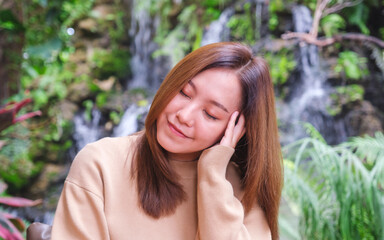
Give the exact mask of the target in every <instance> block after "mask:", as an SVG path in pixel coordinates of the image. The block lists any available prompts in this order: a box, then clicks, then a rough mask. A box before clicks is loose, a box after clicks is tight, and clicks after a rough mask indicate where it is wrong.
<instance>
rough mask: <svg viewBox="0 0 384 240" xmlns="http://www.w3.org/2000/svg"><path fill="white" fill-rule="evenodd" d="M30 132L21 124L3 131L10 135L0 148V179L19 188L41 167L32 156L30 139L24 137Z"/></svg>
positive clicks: (5, 134) (14, 187)
mask: <svg viewBox="0 0 384 240" xmlns="http://www.w3.org/2000/svg"><path fill="white" fill-rule="evenodd" d="M28 132H29V130H28V129H27V128H25V127H23V126H22V125H21V124H17V125H14V126H12V127H9V128H8V129H6V130H4V131H3V132H2V135H3V134H4V136H8V137H7V138H4V139H5V140H4V141H5V145H4V146H3V147H2V148H1V149H0V179H3V180H4V181H6V182H7V183H8V184H9V185H10V186H11V187H12V188H13V189H17V190H19V189H21V188H22V187H23V186H25V185H26V184H27V183H28V181H29V179H30V178H31V177H32V176H34V175H35V174H36V173H37V172H38V171H39V170H40V167H41V166H39V165H38V164H34V163H33V161H32V159H31V158H30V155H29V149H30V145H31V142H30V140H29V139H25V138H23V137H22V136H23V135H24V136H25V135H28Z"/></svg>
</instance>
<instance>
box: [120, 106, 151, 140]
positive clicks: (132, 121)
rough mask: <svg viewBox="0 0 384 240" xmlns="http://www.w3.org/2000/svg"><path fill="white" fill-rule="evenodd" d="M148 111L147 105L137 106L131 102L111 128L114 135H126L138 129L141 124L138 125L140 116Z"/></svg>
mask: <svg viewBox="0 0 384 240" xmlns="http://www.w3.org/2000/svg"><path fill="white" fill-rule="evenodd" d="M148 111H149V106H147V107H139V106H136V105H135V104H132V105H131V106H130V107H129V108H128V109H127V110H126V111H125V113H124V115H123V117H122V119H121V121H120V123H119V125H118V126H116V127H115V128H114V130H113V136H114V137H121V136H127V135H129V134H132V133H135V132H137V131H139V130H140V129H141V128H142V126H140V122H139V120H140V117H142V116H143V115H144V114H146V113H147V112H148Z"/></svg>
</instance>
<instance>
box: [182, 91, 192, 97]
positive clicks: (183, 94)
mask: <svg viewBox="0 0 384 240" xmlns="http://www.w3.org/2000/svg"><path fill="white" fill-rule="evenodd" d="M180 94H181V95H182V96H184V97H186V98H189V99H190V98H191V97H190V96H188V95H187V94H185V92H183V90H180Z"/></svg>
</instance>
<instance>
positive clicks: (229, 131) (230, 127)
mask: <svg viewBox="0 0 384 240" xmlns="http://www.w3.org/2000/svg"><path fill="white" fill-rule="evenodd" d="M238 115H239V112H237V111H235V112H234V113H233V114H232V115H231V117H230V119H229V121H228V124H227V128H226V129H225V133H224V136H223V138H222V139H221V141H220V144H221V145H226V146H232V138H233V131H234V128H235V123H236V118H237V116H238Z"/></svg>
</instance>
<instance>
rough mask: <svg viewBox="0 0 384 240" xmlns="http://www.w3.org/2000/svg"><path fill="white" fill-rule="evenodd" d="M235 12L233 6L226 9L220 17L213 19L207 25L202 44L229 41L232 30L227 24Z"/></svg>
mask: <svg viewBox="0 0 384 240" xmlns="http://www.w3.org/2000/svg"><path fill="white" fill-rule="evenodd" d="M233 14H234V10H233V9H232V8H228V9H226V10H224V11H223V12H222V13H221V15H220V17H219V19H217V20H215V21H213V22H212V23H211V24H210V25H209V26H208V27H207V29H206V31H205V32H204V35H203V39H202V40H201V46H204V45H207V44H210V43H215V42H222V41H229V37H230V30H229V28H228V27H227V26H226V24H227V22H228V20H229V18H230V17H231V16H232V15H233Z"/></svg>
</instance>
